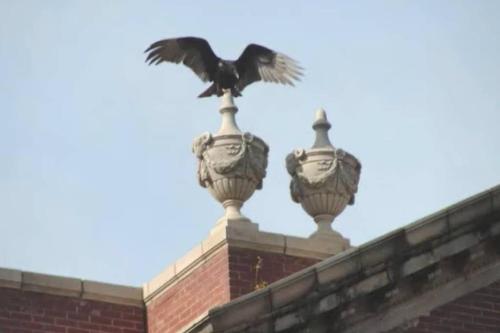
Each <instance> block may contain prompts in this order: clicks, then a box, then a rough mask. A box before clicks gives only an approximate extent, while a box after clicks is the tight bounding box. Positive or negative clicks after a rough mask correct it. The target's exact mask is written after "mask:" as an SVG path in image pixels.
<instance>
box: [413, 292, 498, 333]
mask: <svg viewBox="0 0 500 333" xmlns="http://www.w3.org/2000/svg"><path fill="white" fill-rule="evenodd" d="M499 288H500V282H496V283H494V284H492V285H490V286H488V287H486V288H483V289H480V290H478V291H476V292H473V293H470V294H469V295H466V296H464V297H461V298H459V299H457V300H455V301H453V302H450V303H448V304H445V305H443V306H441V307H439V308H437V309H435V310H433V311H431V313H430V315H429V316H423V317H420V318H419V321H418V325H417V327H415V328H412V329H410V330H408V332H409V333H424V332H426V333H429V332H430V333H441V332H452V333H498V332H500V311H498V310H500V293H499V292H498V291H499V290H500V289H499Z"/></svg>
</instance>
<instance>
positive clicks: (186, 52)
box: [145, 37, 303, 97]
mask: <svg viewBox="0 0 500 333" xmlns="http://www.w3.org/2000/svg"><path fill="white" fill-rule="evenodd" d="M145 53H148V55H147V58H146V62H148V63H149V64H150V65H151V64H155V65H158V64H160V63H162V62H164V61H166V62H173V63H177V64H179V63H181V62H182V63H183V64H184V65H186V66H187V67H189V68H191V69H192V70H193V72H194V73H195V74H196V75H198V77H199V78H200V79H201V80H202V81H203V82H213V84H212V85H210V87H208V89H207V90H205V91H204V92H203V93H201V94H200V95H199V96H198V97H209V96H212V95H217V96H222V95H223V94H224V91H225V90H230V91H231V93H232V95H233V96H235V97H236V96H241V92H242V91H243V89H245V87H246V86H248V85H249V84H252V83H254V82H256V81H261V80H262V81H264V82H275V83H281V84H288V85H291V86H293V85H294V84H293V81H298V80H300V76H302V70H303V68H302V67H300V66H299V65H298V64H297V62H296V61H295V60H293V59H292V58H290V57H288V56H286V55H284V54H283V53H279V52H276V51H273V50H271V49H268V48H267V47H264V46H261V45H257V44H249V45H248V46H247V47H246V48H245V50H244V51H243V53H242V54H241V55H240V57H239V58H238V59H237V60H235V61H231V60H223V59H221V58H219V57H218V56H217V55H215V53H214V51H213V50H212V48H211V47H210V44H208V42H207V41H206V40H205V39H203V38H197V37H181V38H171V39H163V40H160V41H157V42H156V43H153V44H151V46H150V47H149V48H148V49H147V50H146V51H145Z"/></svg>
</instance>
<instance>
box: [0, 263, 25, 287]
mask: <svg viewBox="0 0 500 333" xmlns="http://www.w3.org/2000/svg"><path fill="white" fill-rule="evenodd" d="M21 282H22V272H21V271H19V270H15V269H9V268H0V287H6V288H17V289H19V288H21Z"/></svg>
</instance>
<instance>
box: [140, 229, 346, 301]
mask: <svg viewBox="0 0 500 333" xmlns="http://www.w3.org/2000/svg"><path fill="white" fill-rule="evenodd" d="M344 240H345V242H344V243H342V244H348V243H349V240H347V239H344ZM342 244H341V243H332V242H331V241H330V240H323V239H316V240H311V239H309V238H302V237H295V236H288V235H283V234H278V233H272V232H265V231H260V230H258V225H257V224H256V223H252V222H242V223H241V225H239V226H236V227H235V226H225V227H221V228H217V227H216V228H214V229H213V230H212V232H211V234H210V235H209V236H208V237H207V238H206V239H205V240H204V241H202V242H201V243H200V244H198V245H197V246H195V247H194V248H192V249H191V250H190V251H189V252H188V253H187V254H186V255H184V256H183V257H182V258H180V259H179V260H177V261H176V262H175V263H173V264H171V265H169V266H168V267H166V268H165V269H164V270H163V272H161V273H160V274H158V275H157V276H156V277H154V278H153V279H151V280H150V281H149V282H147V283H145V284H144V285H143V290H144V300H145V302H148V301H150V300H152V299H153V298H154V297H156V296H157V295H159V294H160V293H162V292H163V291H165V290H167V289H168V288H170V287H171V286H173V285H175V284H176V283H177V282H178V281H180V280H181V279H182V278H183V277H185V276H187V275H188V274H189V273H190V272H191V271H193V270H194V269H195V268H197V267H198V266H199V265H201V264H202V263H204V262H205V261H206V260H207V259H208V258H210V256H212V255H213V254H214V253H215V252H216V251H217V250H218V249H220V248H221V247H223V246H225V245H228V246H231V247H235V248H244V249H250V250H256V251H264V252H270V253H280V254H286V255H290V256H295V257H302V258H311V259H319V260H322V259H325V258H328V257H331V256H332V255H334V254H336V253H338V252H340V251H343V250H345V249H344V248H339V246H343V245H342Z"/></svg>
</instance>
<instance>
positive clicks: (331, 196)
mask: <svg viewBox="0 0 500 333" xmlns="http://www.w3.org/2000/svg"><path fill="white" fill-rule="evenodd" d="M312 127H313V129H314V131H315V132H316V139H315V142H314V144H313V146H312V147H311V149H309V150H304V149H296V150H295V151H294V152H293V153H291V154H289V155H288V156H287V158H286V163H287V170H288V173H289V174H290V175H291V176H292V180H291V183H290V192H291V195H292V199H293V200H294V201H295V202H297V203H300V204H301V205H302V208H304V210H305V211H306V212H307V213H308V214H309V215H311V216H312V217H313V218H314V221H315V222H316V224H317V226H318V229H317V230H316V232H314V233H313V234H312V235H311V236H310V237H311V238H314V239H319V238H320V239H325V240H330V241H332V242H336V244H338V250H339V252H340V251H342V250H344V249H346V248H348V247H349V246H350V245H349V241H348V240H347V239H345V238H343V237H342V236H341V235H340V234H339V233H338V232H336V231H334V230H333V229H332V228H331V223H332V222H333V220H334V219H335V218H336V217H337V216H338V215H339V214H340V213H342V211H343V210H344V208H345V207H346V206H347V205H348V204H351V205H352V204H353V203H354V195H355V193H356V191H357V188H358V182H359V175H360V172H361V164H360V163H359V161H358V160H357V159H356V158H355V157H354V156H353V155H351V154H349V153H347V152H346V151H343V150H342V149H337V148H335V147H334V146H333V145H332V144H331V142H330V139H329V138H328V130H329V129H330V127H331V125H330V123H329V122H328V120H327V118H326V113H325V111H324V110H323V109H319V110H318V111H317V112H316V119H315V121H314V123H313V126H312Z"/></svg>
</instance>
